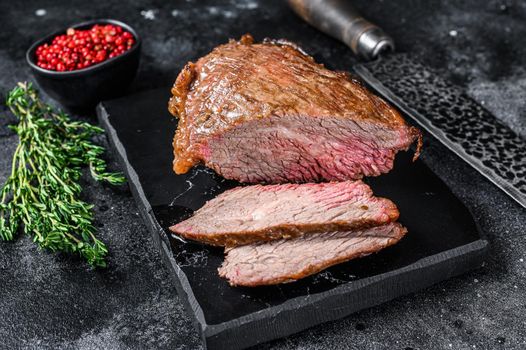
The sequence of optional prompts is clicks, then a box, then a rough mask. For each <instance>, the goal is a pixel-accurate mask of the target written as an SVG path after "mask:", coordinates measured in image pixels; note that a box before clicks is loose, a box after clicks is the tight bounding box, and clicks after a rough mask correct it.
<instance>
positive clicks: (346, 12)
mask: <svg viewBox="0 0 526 350" xmlns="http://www.w3.org/2000/svg"><path fill="white" fill-rule="evenodd" d="M287 1H288V3H289V5H290V7H291V8H292V9H293V10H294V12H296V13H297V14H298V15H299V16H300V17H301V18H303V19H304V20H305V21H307V23H309V24H311V25H312V26H314V27H316V28H318V29H319V30H321V31H323V32H324V33H326V34H329V35H330V36H332V37H335V38H336V39H338V40H340V41H343V42H344V43H345V44H346V45H347V46H349V47H350V48H351V50H352V51H353V52H354V53H355V54H357V55H359V56H361V57H363V58H365V59H368V60H371V59H375V58H376V57H377V56H378V55H379V54H380V53H381V52H383V51H387V50H394V41H393V39H392V38H391V37H390V36H388V35H387V34H385V32H384V31H383V30H382V29H381V28H380V27H378V26H377V25H375V24H373V23H371V22H369V21H368V20H366V19H365V18H363V17H362V15H360V14H359V13H358V12H357V11H356V10H355V9H354V8H353V7H352V6H351V4H350V1H349V0H287Z"/></svg>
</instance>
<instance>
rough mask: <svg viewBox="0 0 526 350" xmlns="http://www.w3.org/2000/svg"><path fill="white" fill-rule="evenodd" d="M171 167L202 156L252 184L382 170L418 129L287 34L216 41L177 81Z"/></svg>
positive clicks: (325, 178) (415, 137) (185, 168)
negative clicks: (176, 120)
mask: <svg viewBox="0 0 526 350" xmlns="http://www.w3.org/2000/svg"><path fill="white" fill-rule="evenodd" d="M172 93H173V97H172V98H171V100H170V103H169V110H170V112H171V113H172V114H174V115H175V116H177V117H178V118H179V123H178V128H177V131H176V134H175V137H174V142H173V145H174V155H175V159H174V164H173V168H174V171H175V172H176V173H178V174H182V173H185V172H187V171H188V170H189V169H190V168H191V167H192V166H194V165H195V164H197V163H203V164H205V165H206V166H208V167H210V168H212V169H214V170H215V171H216V172H217V173H219V174H220V175H222V176H223V177H225V178H228V179H235V180H238V181H241V182H247V183H260V182H267V183H282V182H313V181H344V180H349V179H359V178H361V177H362V176H377V175H380V174H382V173H386V172H388V171H389V170H390V169H391V168H392V167H393V160H394V157H395V154H396V153H397V152H398V151H400V150H406V149H408V147H409V146H410V145H411V144H412V143H413V142H415V141H416V140H418V146H417V152H416V153H415V157H416V156H417V155H418V152H419V150H420V145H421V138H420V132H419V131H418V130H417V129H416V128H414V127H410V126H409V125H408V124H407V123H406V122H405V121H404V120H403V119H402V117H401V116H400V114H399V113H398V112H397V111H396V110H395V109H394V108H392V107H391V106H389V105H388V104H387V103H386V102H385V101H383V100H382V99H381V98H379V97H377V96H375V95H374V94H372V93H371V92H370V91H368V90H367V89H366V88H365V87H364V86H362V85H361V84H360V83H359V82H358V81H356V80H354V79H353V78H351V77H350V76H349V75H348V74H347V73H343V72H335V71H331V70H329V69H326V68H325V67H324V66H323V65H320V64H317V63H316V62H315V61H314V60H313V58H312V57H310V56H308V55H306V54H305V53H303V52H302V51H301V50H300V49H299V48H297V47H296V46H295V45H294V44H292V43H288V42H284V41H267V42H263V43H254V42H253V39H252V37H250V36H249V35H245V36H243V37H242V38H241V40H240V41H232V40H231V41H230V42H229V43H227V44H224V45H221V46H218V47H217V48H215V49H214V50H213V51H212V52H211V53H209V54H208V55H206V56H204V57H202V58H200V59H199V60H197V62H195V63H191V62H190V63H188V64H187V65H186V66H185V67H184V69H183V70H182V71H181V73H180V74H179V76H178V77H177V80H176V82H175V84H174V86H173V88H172Z"/></svg>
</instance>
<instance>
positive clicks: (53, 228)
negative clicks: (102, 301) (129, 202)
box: [0, 83, 125, 267]
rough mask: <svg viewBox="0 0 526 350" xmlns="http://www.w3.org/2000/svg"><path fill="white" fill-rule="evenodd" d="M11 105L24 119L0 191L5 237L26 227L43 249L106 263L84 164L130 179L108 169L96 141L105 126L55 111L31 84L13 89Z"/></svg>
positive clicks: (101, 175)
mask: <svg viewBox="0 0 526 350" xmlns="http://www.w3.org/2000/svg"><path fill="white" fill-rule="evenodd" d="M7 106H8V107H9V108H10V110H11V111H12V112H13V114H14V115H15V116H16V117H17V118H18V120H19V122H18V124H17V125H12V126H10V128H11V129H12V130H14V132H15V133H16V134H18V136H19V143H18V146H17V148H16V150H15V153H14V155H13V161H12V167H11V174H10V175H9V177H8V179H7V181H6V182H5V184H4V186H3V187H2V190H1V192H0V196H1V198H0V238H2V239H3V240H7V241H10V240H13V239H14V238H15V237H16V235H17V232H18V231H19V230H23V231H24V232H25V233H26V234H28V235H32V236H33V241H34V242H36V243H37V244H38V245H39V246H40V247H41V248H44V249H49V250H51V251H63V252H67V253H78V254H80V255H81V256H82V257H83V258H84V259H86V261H87V262H88V263H89V264H91V265H93V266H96V267H104V266H106V261H105V256H106V255H107V253H108V250H107V248H106V246H105V244H104V243H103V242H101V241H100V240H98V239H97V237H96V236H95V231H96V230H95V227H94V226H93V214H92V208H93V205H91V204H88V203H86V202H84V201H83V200H81V199H80V195H81V191H82V188H81V186H80V185H79V180H80V177H81V175H82V171H81V169H82V167H83V166H88V167H89V170H90V173H91V176H92V177H93V178H94V179H95V180H97V181H106V182H108V183H110V184H114V185H118V184H122V183H124V182H125V179H124V177H123V176H122V175H121V174H120V173H111V172H107V171H106V162H105V161H104V160H103V159H102V158H101V155H102V154H103V153H104V148H103V147H100V146H97V145H95V144H94V143H93V142H92V141H91V139H92V137H93V136H94V135H96V134H99V133H102V132H103V130H102V129H101V128H99V127H97V126H93V125H91V124H89V123H86V122H80V121H74V120H71V119H70V118H69V117H68V116H67V115H66V114H65V113H63V112H61V111H58V112H57V111H54V110H53V108H52V107H51V106H49V105H47V104H45V103H43V102H42V101H41V100H40V99H39V97H38V93H37V91H36V90H35V89H34V88H33V87H32V86H31V84H28V83H19V84H18V86H17V87H16V88H14V89H13V90H12V91H11V92H10V93H9V95H8V97H7Z"/></svg>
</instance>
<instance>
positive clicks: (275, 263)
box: [219, 223, 407, 287]
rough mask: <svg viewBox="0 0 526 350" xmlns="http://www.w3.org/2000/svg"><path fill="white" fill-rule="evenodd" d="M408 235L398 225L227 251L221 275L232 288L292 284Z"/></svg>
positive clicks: (281, 241) (309, 236)
mask: <svg viewBox="0 0 526 350" xmlns="http://www.w3.org/2000/svg"><path fill="white" fill-rule="evenodd" d="M406 232H407V230H406V229H405V228H404V227H403V226H401V225H400V224H399V223H390V224H387V225H382V226H378V227H374V228H369V229H364V230H354V231H333V232H321V233H311V234H308V235H305V236H303V237H298V238H293V239H282V240H277V241H272V242H264V243H255V244H249V245H244V246H239V247H233V248H227V250H226V252H227V254H226V258H225V261H224V262H223V265H222V266H221V267H220V268H219V275H220V276H221V277H223V278H226V279H227V280H228V281H229V283H230V284H231V285H233V286H247V287H255V286H261V285H271V284H278V283H286V282H293V281H296V280H298V279H301V278H304V277H307V276H310V275H312V274H315V273H317V272H320V271H322V270H324V269H326V268H328V267H330V266H333V265H336V264H340V263H342V262H345V261H348V260H351V259H355V258H359V257H362V256H365V255H368V254H371V253H375V252H378V251H379V250H381V249H383V248H385V247H387V246H390V245H393V244H395V243H396V242H398V241H399V240H400V239H401V238H402V237H403V236H404V235H405V233H406Z"/></svg>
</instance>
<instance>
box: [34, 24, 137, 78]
mask: <svg viewBox="0 0 526 350" xmlns="http://www.w3.org/2000/svg"><path fill="white" fill-rule="evenodd" d="M133 44H135V38H134V37H133V35H132V34H131V33H130V32H127V31H125V30H124V29H122V27H120V26H117V25H113V24H105V25H100V24H95V25H94V26H93V27H92V28H90V29H86V30H80V29H73V28H69V29H68V30H67V31H66V34H62V35H58V36H56V37H55V38H54V39H53V41H52V42H51V43H50V44H48V43H46V44H43V45H40V46H39V47H37V50H36V57H37V66H39V67H40V68H44V69H49V70H54V71H59V72H64V71H73V70H78V69H83V68H86V67H89V66H92V65H94V64H97V63H100V62H102V61H105V60H107V59H110V58H113V57H117V56H119V55H121V54H122V53H124V52H125V51H127V50H129V49H130V48H131V47H132V46H133Z"/></svg>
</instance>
